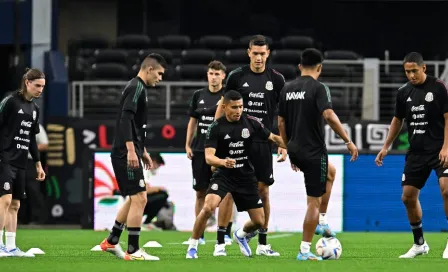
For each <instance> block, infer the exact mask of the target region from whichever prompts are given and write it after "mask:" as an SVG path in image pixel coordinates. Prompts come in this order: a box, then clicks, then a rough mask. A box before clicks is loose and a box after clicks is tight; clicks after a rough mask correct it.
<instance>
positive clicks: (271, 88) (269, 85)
mask: <svg viewBox="0 0 448 272" xmlns="http://www.w3.org/2000/svg"><path fill="white" fill-rule="evenodd" d="M265 88H266V90H268V91H272V90H273V89H274V84H272V81H268V82H266V86H265Z"/></svg>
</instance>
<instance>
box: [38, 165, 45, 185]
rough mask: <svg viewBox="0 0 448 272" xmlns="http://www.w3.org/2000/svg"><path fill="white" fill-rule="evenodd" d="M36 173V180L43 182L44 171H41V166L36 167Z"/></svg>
mask: <svg viewBox="0 0 448 272" xmlns="http://www.w3.org/2000/svg"><path fill="white" fill-rule="evenodd" d="M36 172H37V177H36V180H38V181H44V180H45V171H44V169H42V165H41V164H39V165H36Z"/></svg>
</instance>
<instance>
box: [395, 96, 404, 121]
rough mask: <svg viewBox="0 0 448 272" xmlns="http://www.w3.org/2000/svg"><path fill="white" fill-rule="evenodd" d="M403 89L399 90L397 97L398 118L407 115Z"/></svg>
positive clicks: (396, 113)
mask: <svg viewBox="0 0 448 272" xmlns="http://www.w3.org/2000/svg"><path fill="white" fill-rule="evenodd" d="M402 96H403V91H400V90H399V91H398V93H397V97H396V98H395V117H397V118H398V119H403V118H405V117H406V105H405V104H404V99H403V98H402Z"/></svg>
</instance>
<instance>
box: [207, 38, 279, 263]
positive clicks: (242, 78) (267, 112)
mask: <svg viewBox="0 0 448 272" xmlns="http://www.w3.org/2000/svg"><path fill="white" fill-rule="evenodd" d="M247 53H248V55H249V58H250V64H249V65H246V66H242V67H239V68H237V69H235V70H233V71H232V72H231V73H230V74H229V76H228V78H227V82H226V90H236V91H238V92H239V93H241V95H242V97H243V102H244V111H245V112H246V113H247V114H250V115H251V116H254V117H256V118H258V120H259V121H260V122H262V123H263V125H264V126H265V127H266V128H267V129H269V130H272V126H273V123H274V115H275V112H276V110H277V105H278V98H279V94H280V91H281V90H282V88H283V86H284V85H285V78H284V77H283V75H282V74H280V73H279V72H277V71H275V70H274V69H272V68H269V67H266V61H267V59H268V57H269V53H270V49H269V44H268V42H267V40H266V37H264V36H262V35H256V36H254V37H253V38H252V39H251V40H250V42H249V48H248V50H247ZM221 101H222V100H221ZM220 103H221V102H220ZM221 116H222V109H221V107H219V106H218V109H217V110H216V115H215V119H218V118H219V117H221ZM250 152H251V154H250V155H251V157H252V158H258V159H253V160H252V164H253V166H254V169H255V175H256V177H257V179H258V181H259V182H258V188H259V192H260V197H261V200H262V201H263V208H264V214H265V223H264V225H263V226H261V228H260V229H259V239H258V247H257V250H256V254H257V255H265V256H280V254H279V253H278V252H276V251H274V250H272V249H271V245H269V244H267V232H268V224H269V216H270V211H271V204H270V200H269V186H271V185H272V184H273V183H274V175H273V169H272V167H273V166H272V163H273V162H272V154H273V152H272V149H271V144H270V143H269V142H268V141H267V140H266V139H256V138H255V139H254V141H253V144H252V150H251V151H250ZM278 154H279V156H280V155H281V157H279V160H278V161H284V160H285V159H286V154H287V153H286V150H285V149H282V148H281V147H279V148H278ZM224 202H225V201H224ZM225 207H228V205H225ZM256 234H257V232H253V233H251V235H249V236H248V237H247V238H248V242H249V241H250V239H251V238H252V237H254V236H255V235H256Z"/></svg>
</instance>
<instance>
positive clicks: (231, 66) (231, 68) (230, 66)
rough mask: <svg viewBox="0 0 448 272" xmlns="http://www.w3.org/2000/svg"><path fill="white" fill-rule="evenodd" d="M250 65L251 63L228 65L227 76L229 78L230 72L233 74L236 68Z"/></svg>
mask: <svg viewBox="0 0 448 272" xmlns="http://www.w3.org/2000/svg"><path fill="white" fill-rule="evenodd" d="M246 65H249V63H231V64H226V70H227V71H226V74H227V76H228V75H229V73H230V72H232V71H233V70H235V69H236V68H239V67H241V66H246Z"/></svg>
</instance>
